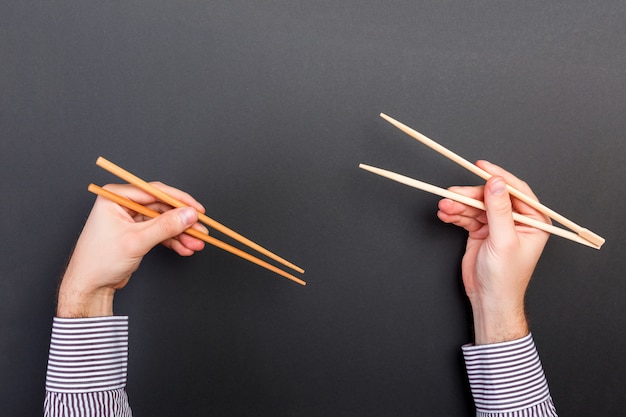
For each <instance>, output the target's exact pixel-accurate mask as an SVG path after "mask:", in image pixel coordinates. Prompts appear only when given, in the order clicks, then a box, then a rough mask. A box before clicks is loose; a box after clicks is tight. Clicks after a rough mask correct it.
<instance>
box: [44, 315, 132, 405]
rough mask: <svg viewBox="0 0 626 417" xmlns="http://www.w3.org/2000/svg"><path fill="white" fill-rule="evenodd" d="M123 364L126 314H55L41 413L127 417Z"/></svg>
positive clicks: (125, 368) (125, 342) (124, 362)
mask: <svg viewBox="0 0 626 417" xmlns="http://www.w3.org/2000/svg"><path fill="white" fill-rule="evenodd" d="M127 363H128V317H123V316H109V317H90V318H80V319H66V318H58V317H55V318H54V321H53V324H52V337H51V341H50V353H49V357H48V370H47V374H46V397H45V401H44V416H46V417H58V416H80V417H101V416H121V417H130V416H131V415H132V413H131V410H130V406H129V404H128V397H127V395H126V391H125V387H126V376H127Z"/></svg>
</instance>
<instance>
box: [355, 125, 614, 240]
mask: <svg viewBox="0 0 626 417" xmlns="http://www.w3.org/2000/svg"><path fill="white" fill-rule="evenodd" d="M380 116H381V117H382V118H383V119H385V120H386V121H388V122H389V123H391V124H393V125H394V126H396V127H397V128H398V129H400V130H402V131H403V132H404V133H406V134H408V135H409V136H411V137H413V138H414V139H416V140H418V141H420V142H422V143H423V144H425V145H426V146H428V147H430V148H431V149H433V150H435V151H436V152H438V153H440V154H441V155H443V156H445V157H447V158H448V159H451V160H452V161H454V162H456V163H457V164H459V165H461V166H462V167H464V168H466V169H468V170H469V171H471V172H473V173H475V174H476V175H478V176H480V177H481V178H483V179H489V178H491V176H492V175H491V174H490V173H488V172H487V171H485V170H483V169H481V168H480V167H478V166H476V165H474V164H472V163H471V162H469V161H467V160H466V159H464V158H462V157H461V156H459V155H457V154H455V153H454V152H452V151H450V150H449V149H446V148H445V147H443V146H441V145H440V144H438V143H437V142H435V141H433V140H432V139H429V138H428V137H426V136H424V135H422V134H421V133H419V132H417V131H415V130H413V129H411V128H410V127H408V126H406V125H404V124H403V123H400V122H399V121H397V120H395V119H393V118H391V117H389V116H387V115H386V114H384V113H381V114H380ZM361 168H365V166H361ZM370 168H372V167H368V168H366V169H368V170H369V171H371V172H375V173H377V174H379V175H383V176H386V177H387V178H390V179H393V180H395V181H398V182H402V183H404V184H407V185H411V186H413V187H415V188H420V189H422V190H424V191H428V192H431V193H434V194H438V195H442V194H441V193H440V192H439V191H436V189H438V190H442V189H439V188H438V187H434V186H431V185H430V184H426V183H422V182H421V181H417V180H413V179H411V178H408V177H404V176H401V175H399V174H395V173H392V172H389V171H384V170H380V169H377V168H374V169H370ZM507 189H508V191H509V193H510V194H511V195H513V196H515V197H516V198H518V199H519V200H521V201H523V202H524V203H526V204H528V205H529V206H531V207H533V208H534V209H536V210H537V211H539V212H541V213H543V214H545V215H546V216H548V217H550V218H551V219H553V220H555V221H557V222H559V223H560V224H562V225H563V226H565V227H568V228H570V229H571V230H573V231H574V232H575V233H576V234H574V233H571V232H568V231H566V230H563V229H560V228H557V227H554V226H550V227H545V226H541V225H539V224H536V223H535V224H531V223H533V222H530V223H528V222H526V220H524V219H521V220H519V221H520V222H521V223H524V222H526V224H529V225H531V226H533V227H536V228H540V229H542V230H545V231H548V232H550V233H552V234H556V235H558V236H561V237H564V238H566V239H570V240H572V241H575V242H578V243H581V244H583V245H586V246H590V247H593V248H595V249H600V247H601V246H602V245H603V244H604V241H605V240H604V238H602V237H601V236H599V235H597V234H595V233H593V232H591V231H590V230H588V229H585V228H583V227H581V226H579V225H577V224H576V223H574V222H573V221H571V220H569V219H567V218H565V217H564V216H562V215H560V214H558V213H556V212H555V211H553V210H551V209H550V208H548V207H546V206H544V205H543V204H541V203H539V202H538V201H537V200H535V199H533V198H531V197H529V196H528V195H526V194H524V193H522V192H521V191H519V190H517V189H515V188H514V187H512V186H511V185H509V184H507ZM443 191H446V190H443ZM457 197H458V196H457ZM447 198H451V199H453V200H455V199H457V198H455V197H452V196H449V197H447ZM457 201H460V200H457ZM461 202H463V201H461ZM465 204H468V203H465ZM468 205H470V206H473V207H476V206H475V205H473V204H468ZM483 210H484V208H483ZM531 220H532V219H531ZM538 223H541V222H538ZM542 224H544V225H545V223H542Z"/></svg>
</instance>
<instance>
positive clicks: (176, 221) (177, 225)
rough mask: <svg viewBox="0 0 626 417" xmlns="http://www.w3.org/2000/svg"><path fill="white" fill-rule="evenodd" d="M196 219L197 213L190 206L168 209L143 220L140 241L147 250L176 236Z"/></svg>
mask: <svg viewBox="0 0 626 417" xmlns="http://www.w3.org/2000/svg"><path fill="white" fill-rule="evenodd" d="M197 220H198V214H197V213H196V211H195V210H194V209H193V208H191V207H181V208H177V209H172V210H168V211H166V212H165V213H163V214H161V215H160V216H157V217H155V218H154V219H152V220H149V221H147V222H144V224H145V225H146V226H147V227H146V228H145V229H144V230H143V232H142V233H143V236H142V239H141V240H142V242H143V244H144V245H145V247H144V249H145V251H146V252H148V251H149V250H150V249H152V248H153V247H154V246H156V245H158V244H159V243H161V242H163V241H165V240H167V239H170V238H173V237H174V236H178V235H180V234H181V233H183V231H185V230H186V229H188V228H189V227H191V225H193V224H194V223H195V222H196V221H197Z"/></svg>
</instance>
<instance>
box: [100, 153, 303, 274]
mask: <svg viewBox="0 0 626 417" xmlns="http://www.w3.org/2000/svg"><path fill="white" fill-rule="evenodd" d="M96 165H98V166H99V167H101V168H103V169H105V170H107V171H109V172H110V173H112V174H113V175H115V176H117V177H119V178H121V179H123V180H125V181H126V182H128V183H130V184H132V185H134V186H136V187H137V188H139V189H141V190H143V191H145V192H146V193H148V194H151V195H152V196H154V197H156V198H157V199H158V200H160V201H162V202H164V203H166V204H169V205H170V206H172V207H185V206H186V204H184V203H183V202H181V201H179V200H177V199H175V198H174V197H172V196H170V195H169V194H167V193H165V192H163V191H161V190H160V189H158V188H156V187H155V186H153V185H152V184H150V183H148V182H146V181H144V180H142V179H141V178H139V177H137V176H135V175H133V174H131V173H130V172H128V171H126V170H125V169H123V168H121V167H119V166H117V165H115V164H114V163H112V162H111V161H108V160H107V159H105V158H103V157H99V158H98V160H97V161H96ZM88 190H89V191H91V192H92V193H94V194H97V195H99V196H102V197H104V198H107V199H109V200H111V201H113V202H115V203H117V204H119V205H121V206H124V207H126V208H128V209H130V210H133V211H136V212H137V213H141V214H143V215H145V216H148V217H156V216H158V215H160V213H158V212H156V211H154V210H151V209H149V208H147V207H144V206H142V205H141V204H138V203H136V202H134V201H132V200H129V199H127V198H125V197H122V196H120V195H118V194H115V193H112V192H111V191H108V190H105V189H104V188H102V187H99V186H97V185H95V184H90V185H89V188H88ZM198 220H199V221H200V222H202V223H204V224H205V225H207V226H209V227H212V228H214V229H216V230H218V231H219V232H222V233H224V234H225V235H227V236H229V237H231V238H233V239H235V240H237V241H238V242H240V243H242V244H244V245H246V246H248V247H249V248H252V249H254V250H256V251H257V252H259V253H262V254H263V255H265V256H267V257H269V258H271V259H273V260H275V261H277V262H279V263H281V264H283V265H285V266H287V267H289V268H291V269H293V270H295V271H298V272H300V273H304V270H303V269H302V268H300V267H299V266H296V265H294V264H292V263H291V262H289V261H287V260H285V259H283V258H281V257H280V256H278V255H276V254H274V253H272V252H270V251H268V250H267V249H265V248H263V247H262V246H260V245H258V244H256V243H254V242H252V241H251V240H249V239H247V238H245V237H244V236H242V235H240V234H239V233H237V232H235V231H234V230H231V229H229V228H228V227H226V226H224V225H222V224H220V223H219V222H217V221H215V220H213V219H212V218H210V217H208V216H207V215H205V214H203V213H199V212H198ZM185 233H186V234H188V235H190V236H193V237H195V238H197V239H201V240H203V241H205V242H207V243H209V244H211V245H213V246H216V247H218V248H220V249H223V250H225V251H227V252H230V253H232V254H234V255H237V256H239V257H241V258H243V259H245V260H247V261H250V262H252V263H255V264H257V265H259V266H261V267H263V268H266V269H268V270H270V271H272V272H275V273H277V274H279V275H281V276H283V277H285V278H288V279H290V280H292V281H294V282H297V283H298V284H300V285H306V282H304V281H303V280H301V279H300V278H297V277H295V276H293V275H291V274H289V273H287V272H285V271H283V270H281V269H279V268H277V267H275V266H274V265H272V264H269V263H267V262H265V261H263V260H261V259H259V258H257V257H255V256H252V255H250V254H248V253H246V252H244V251H242V250H240V249H237V248H235V247H234V246H231V245H229V244H227V243H225V242H222V241H221V240H218V239H216V238H214V237H212V236H209V235H208V234H205V233H202V232H200V231H198V230H195V229H191V228H189V229H187V230H185Z"/></svg>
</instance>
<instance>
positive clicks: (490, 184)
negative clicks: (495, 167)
mask: <svg viewBox="0 0 626 417" xmlns="http://www.w3.org/2000/svg"><path fill="white" fill-rule="evenodd" d="M485 206H486V208H487V221H488V223H489V238H490V240H491V241H492V242H493V243H494V244H496V245H498V246H499V245H503V244H506V243H510V242H511V241H512V240H514V239H516V238H517V233H516V231H515V223H514V222H513V208H512V206H511V198H510V197H509V192H508V190H507V189H506V182H504V179H503V178H502V177H497V176H494V177H491V178H490V179H489V180H488V181H487V184H486V186H485Z"/></svg>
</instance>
